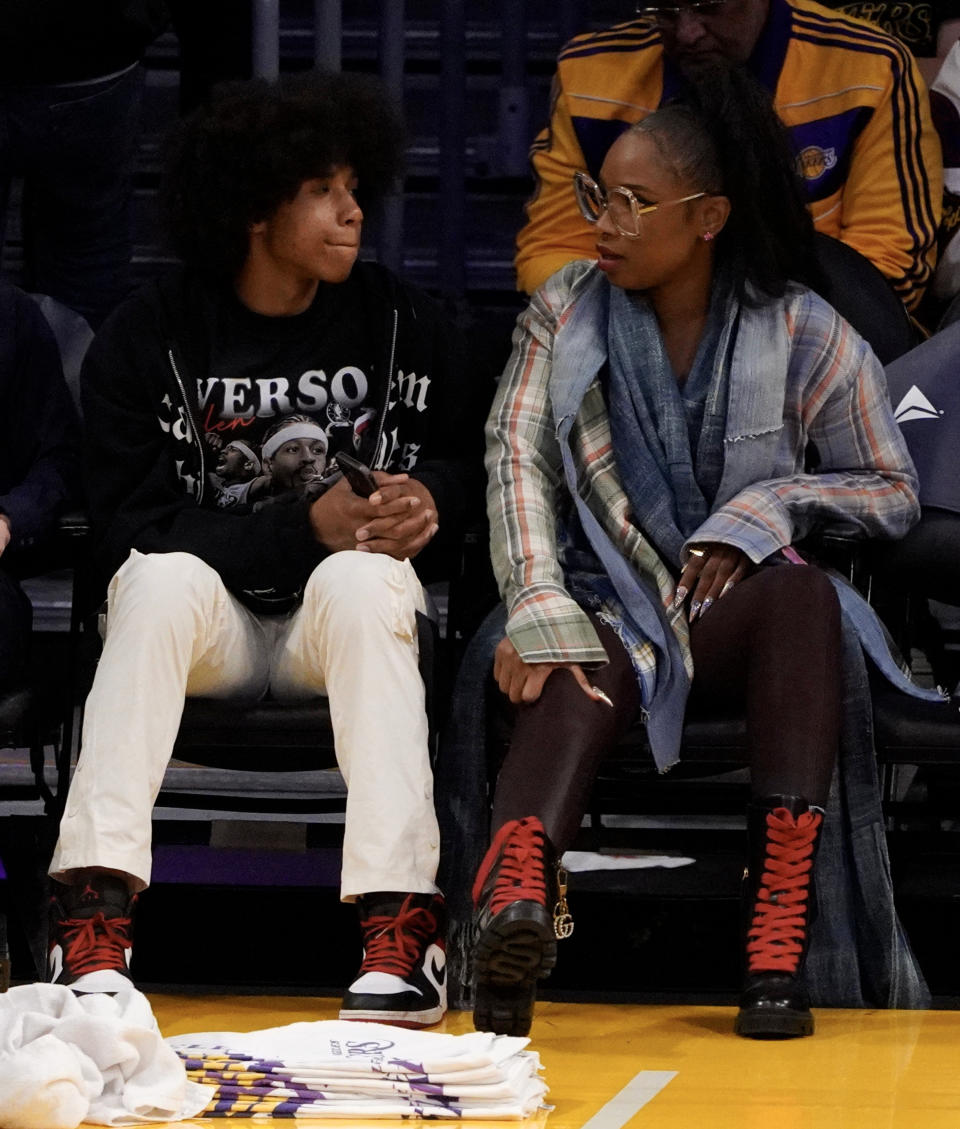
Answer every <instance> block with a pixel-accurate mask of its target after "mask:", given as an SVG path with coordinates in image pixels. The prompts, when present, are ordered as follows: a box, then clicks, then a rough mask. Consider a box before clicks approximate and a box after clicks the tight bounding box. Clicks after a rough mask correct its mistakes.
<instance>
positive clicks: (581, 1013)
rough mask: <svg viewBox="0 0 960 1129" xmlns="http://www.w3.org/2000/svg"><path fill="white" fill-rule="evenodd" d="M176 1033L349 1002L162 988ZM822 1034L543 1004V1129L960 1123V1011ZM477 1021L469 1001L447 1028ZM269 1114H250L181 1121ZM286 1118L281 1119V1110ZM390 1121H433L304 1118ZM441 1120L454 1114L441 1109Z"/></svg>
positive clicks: (256, 1024)
mask: <svg viewBox="0 0 960 1129" xmlns="http://www.w3.org/2000/svg"><path fill="white" fill-rule="evenodd" d="M150 1000H151V1002H152V1004H153V1008H154V1012H155V1014H156V1017H157V1022H158V1023H159V1024H160V1028H161V1030H162V1032H163V1034H164V1035H176V1034H183V1033H187V1032H191V1031H225V1030H229V1031H250V1030H254V1029H256V1028H260V1027H274V1026H277V1025H279V1024H284V1023H295V1022H298V1021H301V1020H316V1019H335V1018H336V1015H337V1007H338V1001H337V1000H332V999H309V998H304V997H301V996H298V997H284V996H187V995H161V994H151V996H150ZM815 1014H816V1022H817V1031H816V1034H815V1035H813V1036H812V1037H811V1038H808V1039H796V1040H789V1041H786V1042H769V1043H766V1042H754V1041H752V1040H748V1039H740V1038H738V1037H737V1036H735V1035H734V1034H733V1016H734V1011H733V1009H732V1008H721V1007H694V1006H690V1007H681V1006H672V1005H671V1006H656V1005H646V1004H644V1005H639V1004H583V1003H550V1002H544V1003H538V1005H537V1013H536V1019H535V1021H534V1026H533V1031H532V1033H531V1035H532V1043H531V1049H533V1050H537V1051H539V1052H540V1056H541V1058H542V1060H543V1064H544V1068H545V1076H546V1080H547V1083H548V1085H549V1086H550V1095H549V1100H550V1101H551V1103H552V1104H553V1106H554V1108H553V1110H552V1111H551V1112H550V1113H541V1114H539V1115H538V1116H537V1117H535V1118H532V1119H528V1120H527V1121H525V1122H503V1121H497V1122H492V1121H483V1122H480V1121H471V1122H464V1124H469V1125H473V1126H476V1129H494V1127H495V1126H503V1125H506V1124H513V1125H525V1126H537V1127H542V1129H960V1011H926V1012H924V1011H840V1010H837V1011H818V1012H816V1013H815ZM437 1030H440V1031H448V1032H452V1033H453V1034H462V1033H465V1032H467V1031H470V1030H472V1025H471V1023H470V1016H469V1014H468V1013H466V1012H452V1013H450V1014H449V1015H448V1017H447V1019H446V1020H445V1022H444V1024H443V1025H441V1026H440V1027H438V1028H437ZM178 1124H179V1125H186V1126H201V1125H202V1126H206V1127H208V1129H213V1127H214V1126H218V1125H225V1126H226V1125H236V1126H241V1125H251V1126H252V1125H259V1126H263V1125H265V1124H268V1122H265V1121H263V1120H250V1119H246V1118H244V1119H241V1118H229V1119H225V1120H223V1119H218V1120H214V1119H209V1120H203V1119H199V1120H194V1121H187V1122H179V1123H178ZM278 1124H280V1123H279V1122H278ZM287 1124H298V1125H307V1124H312V1125H317V1126H326V1127H328V1129H340V1127H347V1126H349V1127H351V1129H358V1127H363V1126H365V1127H367V1129H385V1127H387V1126H390V1125H397V1126H400V1125H403V1126H413V1125H420V1124H423V1125H426V1124H427V1122H419V1121H368V1120H362V1121H345V1120H341V1119H326V1120H322V1121H318V1120H312V1121H307V1120H298V1121H296V1122H287ZM429 1124H431V1125H437V1124H441V1123H440V1122H436V1121H431V1122H430V1123H429Z"/></svg>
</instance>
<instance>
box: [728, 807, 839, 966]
mask: <svg viewBox="0 0 960 1129" xmlns="http://www.w3.org/2000/svg"><path fill="white" fill-rule="evenodd" d="M822 822H823V816H822V815H821V813H820V812H816V811H807V812H804V813H803V814H802V815H800V816H798V817H796V818H794V816H793V815H791V813H790V812H789V811H788V810H787V808H775V809H774V810H773V811H771V812H768V813H767V857H766V859H765V860H764V869H763V877H762V878H761V879H760V886H759V889H758V890H757V900H756V904H755V905H754V913H753V924H752V925H751V926H750V930H749V932H748V934H747V937H748V941H747V956H748V967H749V970H750V971H751V972H789V973H793V972H796V971H797V967H798V966H799V963H800V956H801V954H802V952H803V944H804V939H805V936H806V928H807V898H808V896H809V893H810V871H811V869H812V867H813V847H814V843H815V842H816V839H817V835H818V834H819V831H820V824H821V823H822Z"/></svg>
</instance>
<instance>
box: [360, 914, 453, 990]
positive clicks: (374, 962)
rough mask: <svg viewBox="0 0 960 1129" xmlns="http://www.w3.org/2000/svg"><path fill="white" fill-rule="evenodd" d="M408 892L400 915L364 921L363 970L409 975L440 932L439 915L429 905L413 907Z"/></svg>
mask: <svg viewBox="0 0 960 1129" xmlns="http://www.w3.org/2000/svg"><path fill="white" fill-rule="evenodd" d="M411 899H412V895H408V896H407V898H406V899H405V900H404V903H403V905H402V906H401V907H400V909H399V911H398V912H397V913H396V914H379V915H377V916H375V917H368V918H367V919H366V921H365V922H364V923H363V964H361V965H360V972H361V973H364V972H392V973H394V975H396V976H400V977H405V976H409V974H410V972H411V970H412V969H413V966H414V965H415V964H416V963H417V961H418V960H419V959H420V955H421V954H422V952H423V947H424V942H425V941H426V940H428V939H429V938H431V937H433V936H435V935H436V933H437V919H436V916H435V915H434V914H433V913H432V912H431V911H430V910H429V909H427V908H426V907H425V906H411V904H410V903H411Z"/></svg>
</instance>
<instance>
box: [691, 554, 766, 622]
mask: <svg viewBox="0 0 960 1129" xmlns="http://www.w3.org/2000/svg"><path fill="white" fill-rule="evenodd" d="M753 569H754V564H753V562H752V561H751V560H750V558H749V557H748V556H747V555H746V553H744V552H741V550H740V549H736V548H734V546H733V545H723V544H721V543H719V542H712V543H708V542H704V544H702V545H695V546H693V547H692V548H691V549H690V556H689V557H688V558H687V563H686V564H685V565H684V566H683V572H681V573H680V580H679V581H678V582H677V593H676V595H675V596H674V598H673V606H674V607H675V608H679V607H680V606H681V604H682V603H683V601H684V600H685V599H686V598H687V596H690V622H691V623H693V621H694V620H695V619H696V618H697V616H698V615H703V614H704V613H705V612H706V611H708V610H709V608H710V605H711V604H713V603H715V602H716V601H717V600H719V599H720V597H721V596H725V595H726V594H727V593H728V592H729V591H730V589H731V588H732V587H733V586H734V585H735V584H737V583H738V582H739V581H741V580H743V578H744V577H745V576H747V575H749V574H750V573H751V572H753Z"/></svg>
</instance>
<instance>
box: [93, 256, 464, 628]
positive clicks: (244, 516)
mask: <svg viewBox="0 0 960 1129" xmlns="http://www.w3.org/2000/svg"><path fill="white" fill-rule="evenodd" d="M323 290H324V284H321V290H320V291H318V298H317V303H324V302H325V303H327V305H328V306H329V305H330V303H331V302H332V309H333V312H334V320H333V321H332V322H331V321H330V320H329V319H327V320H326V321H325V320H324V319H323V318H314V319H306V320H307V321H310V323H311V324H312V326H313V327H314V328H313V329H310V328H309V327H308V332H313V333H315V334H316V336H317V340H316V341H315V342H310V341H308V342H307V345H306V348H307V349H308V352H309V358H310V362H309V363H310V366H311V367H310V368H309V369H308V370H306V371H305V372H304V373H303V374H302V375H301V376H299V377H298V378H294V379H288V378H287V377H286V376H284V377H282V378H281V379H277V374H276V373H275V372H274V371H271V355H272V354H271V350H270V349H269V348H266V349H264V351H263V366H262V371H261V372H260V373H259V374H258V373H257V372H255V371H254V372H251V371H249V366H246V368H247V371H245V372H243V373H240V374H238V378H237V380H235V381H230V382H229V384H230V387H229V393H230V397H231V400H230V403H231V409H230V410H231V412H232V413H233V414H234V415H240V416H242V415H243V414H244V413H246V414H251V415H252V414H258V413H262V412H263V411H265V410H267V409H266V408H265V407H264V405H265V404H267V403H272V404H274V406H276V405H275V403H274V402H275V401H276V400H277V397H278V396H279V397H280V398H281V400H282V406H281V407H280V408H278V409H277V414H278V415H282V414H283V413H284V412H285V411H287V410H290V409H293V410H296V411H302V410H304V408H305V407H306V408H310V407H311V406H312V407H316V406H317V405H318V404H324V403H326V401H327V399H328V397H327V395H326V389H327V387H328V386H329V384H330V379H331V377H335V376H336V375H337V372H344V371H347V370H349V372H351V373H352V372H355V371H357V372H360V371H362V373H363V379H364V380H365V382H366V388H365V394H366V399H365V403H366V404H368V405H372V406H373V411H372V413H371V414H370V418H369V419H368V420H366V421H365V425H364V427H363V428H362V429H361V430H356V429H355V430H354V432H353V435H354V436H355V439H354V445H353V446H352V447H351V448H350V449H351V450H352V451H353V453H355V454H356V455H357V456H358V457H360V458H361V459H362V460H364V461H366V462H367V463H368V464H369V465H371V466H372V467H374V469H378V470H384V471H389V472H391V473H399V472H400V471H408V472H409V473H410V474H411V476H412V477H414V478H417V479H419V480H420V481H421V482H423V484H424V485H425V486H426V487H427V489H428V490H429V491H430V493H431V494H432V495H433V498H434V500H435V502H436V504H437V510H438V521H439V525H440V531H439V533H438V534H437V537H436V538H435V539H434V542H433V543H432V544H431V545H430V546H429V547H428V548H427V549H425V550H424V551H423V552H422V553H421V554H420V555H419V556H418V557H417V558H416V560H415V561H414V564H415V565H416V567H417V572H418V574H419V575H420V577H421V579H422V580H424V581H430V580H435V579H439V578H442V577H444V576H448V575H450V571H451V568H452V557H451V553H452V551H453V550H454V549H455V546H456V545H457V544H458V542H459V535H460V532H461V530H462V528H463V525H464V523H465V522H467V521H471V520H473V518H474V517H475V516H476V514H478V513H479V512H481V507H482V489H483V487H482V482H483V468H482V452H483V413H484V408H485V403H484V400H485V397H484V391H483V389H482V388H479V387H478V386H477V384H478V382H477V381H476V380H475V379H473V378H472V377H471V376H470V374H469V372H468V370H467V368H466V366H465V361H464V356H463V350H462V346H461V343H460V340H459V337H458V335H457V334H456V333H455V332H454V331H453V330H452V328H451V326H450V325H449V324H448V323H447V321H446V320H445V319H444V318H443V317H442V315H441V313H440V311H439V309H438V308H437V307H436V305H435V304H434V303H433V302H432V301H431V300H430V299H428V298H427V297H426V296H425V295H423V294H421V293H419V292H418V291H416V290H414V289H413V288H411V287H408V286H406V285H404V284H403V283H401V282H400V281H399V280H398V279H396V278H395V277H394V276H393V275H392V274H391V273H390V272H389V271H387V270H385V269H384V268H382V267H379V266H376V265H374V264H370V263H358V264H357V265H356V267H355V268H354V270H353V272H352V273H351V275H350V277H349V278H348V279H347V280H346V281H345V282H343V283H340V284H338V285H336V286H335V287H334V286H329V285H328V286H327V287H326V290H327V291H334V290H335V291H336V293H335V294H330V293H323ZM236 306H237V300H236V298H235V297H234V296H233V295H232V294H231V293H224V292H219V291H217V290H216V289H214V288H213V287H212V286H210V285H209V284H208V283H206V282H204V281H202V280H201V279H199V278H198V277H196V276H194V275H191V274H190V273H188V272H186V271H184V270H182V269H177V270H174V271H172V272H171V273H170V274H169V275H167V276H165V277H163V278H162V279H159V280H156V281H154V282H151V283H150V284H148V285H147V286H146V287H145V288H144V289H143V290H142V291H140V292H139V293H138V294H136V295H134V296H133V297H132V298H130V299H129V300H128V301H127V302H125V303H124V304H123V305H122V306H120V307H119V308H118V309H117V310H116V311H115V312H114V313H113V314H112V315H111V316H110V317H109V318H108V320H107V321H106V322H105V323H104V326H103V328H102V329H101V330H100V332H99V334H98V335H97V338H96V340H95V341H94V342H93V344H92V345H91V347H90V350H89V352H88V354H87V357H86V360H85V362H84V368H83V372H82V376H81V387H82V400H83V407H84V417H85V423H86V437H87V438H86V473H87V494H88V498H89V506H90V513H91V521H92V525H93V535H94V542H95V546H94V554H95V556H94V570H95V579H96V582H97V583H96V584H95V589H96V591H97V593H98V595H102V592H103V589H104V588H105V586H106V583H107V581H108V580H109V578H110V577H111V576H112V575H113V573H114V572H115V571H116V570H117V569H118V568H119V566H120V565H121V564H122V563H123V561H124V560H125V559H126V557H127V556H128V554H129V551H130V550H131V549H137V550H139V551H140V552H143V553H162V552H187V553H192V554H194V555H195V556H198V557H200V558H201V559H202V560H204V561H206V562H207V563H208V564H209V565H211V566H212V567H213V568H214V569H216V571H217V572H218V573H219V574H220V576H221V577H222V578H223V580H224V583H225V584H226V585H227V587H228V588H229V589H230V590H231V591H233V592H234V593H235V594H236V595H238V596H239V597H240V598H241V599H243V600H245V602H247V603H248V604H249V605H250V606H251V607H254V608H257V609H258V610H267V608H268V607H269V608H279V607H280V606H282V604H283V602H284V601H285V600H286V599H287V598H288V597H289V599H290V602H292V600H293V598H295V596H296V595H297V594H298V593H299V592H300V590H301V589H302V587H303V585H304V583H305V582H306V580H307V578H308V577H309V575H310V573H311V572H312V571H313V569H314V568H315V566H316V565H317V564H318V563H319V561H320V560H321V559H322V558H323V557H324V556H325V555H326V553H327V551H326V550H325V549H324V547H323V546H322V545H320V544H319V543H318V542H317V541H316V540H315V539H314V537H313V533H312V530H311V527H310V524H309V519H308V508H309V504H310V503H309V501H306V500H302V499H301V500H293V501H285V502H284V504H277V505H269V506H265V507H262V508H258V507H253V508H252V509H249V508H247V509H242V510H241V512H237V511H232V510H229V509H227V510H224V509H218V508H217V506H216V504H215V501H213V500H211V493H212V491H213V486H212V472H213V468H214V466H215V464H216V460H217V455H216V452H215V451H214V450H213V449H212V448H211V447H210V446H209V445H208V442H206V441H205V440H206V438H208V437H206V436H205V428H208V427H210V426H211V425H210V423H209V415H210V413H209V411H208V410H206V409H203V410H202V409H201V394H203V395H207V394H208V392H209V389H210V386H211V377H212V374H214V373H215V372H217V371H220V372H222V371H223V365H222V357H221V356H220V353H221V352H222V351H223V350H225V349H226V348H227V347H228V346H227V344H226V342H227V340H228V338H227V336H225V333H224V326H227V327H228V328H229V326H230V325H231V321H230V318H231V317H233V318H236V316H237V311H236V308H235V307H236ZM256 317H257V315H253V318H254V319H256ZM261 320H262V321H274V320H284V321H286V320H287V319H261ZM324 327H326V328H324ZM266 328H270V327H269V326H267V327H266ZM285 328H286V327H284V329H285ZM327 337H329V338H330V340H331V341H334V342H335V351H336V353H337V356H335V357H333V358H330V360H329V363H328V361H327V360H326V358H325V349H326V340H325V339H326V338H327ZM345 342H347V343H348V344H345ZM345 351H346V354H347V355H349V357H350V359H351V361H352V364H351V365H350V366H346V367H345V366H343V365H342V361H343V357H344V355H345ZM338 366H339V367H338ZM255 367H256V365H254V368H255ZM328 370H329V371H328ZM298 371H299V370H298ZM243 382H246V385H244V384H243ZM218 383H219V384H220V385H221V386H222V385H223V384H224V383H225V382H224V381H223V379H222V378H221V379H220V380H219V382H218ZM342 383H343V379H341V384H342ZM247 387H248V388H249V392H248V391H246V390H245V389H246V388H247ZM347 387H348V388H350V387H352V385H350V384H349V382H347ZM258 389H259V391H258ZM263 389H268V390H269V392H270V395H269V396H267V395H264V394H263ZM221 398H222V397H221ZM330 400H331V403H332V398H330ZM218 419H219V414H218ZM215 426H218V427H219V426H223V421H222V419H219V422H218V423H217V424H216V425H215ZM330 426H332V425H330ZM229 437H230V436H228V435H224V436H223V438H224V439H228V438H229Z"/></svg>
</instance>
